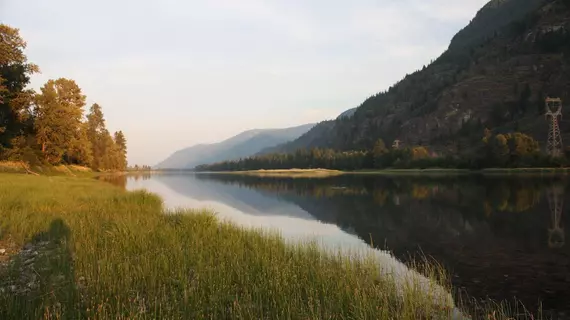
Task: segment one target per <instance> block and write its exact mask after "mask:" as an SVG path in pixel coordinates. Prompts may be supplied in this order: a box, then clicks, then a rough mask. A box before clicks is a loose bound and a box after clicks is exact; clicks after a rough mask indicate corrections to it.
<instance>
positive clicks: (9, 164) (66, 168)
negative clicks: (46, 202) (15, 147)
mask: <svg viewBox="0 0 570 320" xmlns="http://www.w3.org/2000/svg"><path fill="white" fill-rule="evenodd" d="M0 173H26V174H32V175H34V174H38V175H48V176H57V175H63V176H81V177H89V176H94V175H95V174H96V173H95V172H93V170H91V169H89V168H87V167H82V166H77V165H58V166H47V165H43V166H31V165H29V164H27V163H24V162H21V161H0Z"/></svg>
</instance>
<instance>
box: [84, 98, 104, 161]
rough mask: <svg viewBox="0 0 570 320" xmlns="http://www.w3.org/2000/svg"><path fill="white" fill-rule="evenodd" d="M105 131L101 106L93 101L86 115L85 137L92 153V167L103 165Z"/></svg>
mask: <svg viewBox="0 0 570 320" xmlns="http://www.w3.org/2000/svg"><path fill="white" fill-rule="evenodd" d="M105 131H106V128H105V118H104V117H103V111H102V110H101V106H99V105H98V104H97V103H94V104H93V105H92V106H91V108H90V109H89V114H88V115H87V139H88V140H89V141H90V142H91V150H92V151H91V153H92V155H93V161H92V162H91V167H92V168H93V169H100V168H102V166H103V157H104V154H105V140H104V132H105Z"/></svg>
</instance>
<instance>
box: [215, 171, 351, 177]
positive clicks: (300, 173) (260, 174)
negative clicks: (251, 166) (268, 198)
mask: <svg viewBox="0 0 570 320" xmlns="http://www.w3.org/2000/svg"><path fill="white" fill-rule="evenodd" d="M221 174H226V173H221ZM227 174H241V175H251V176H258V177H281V178H283V177H286V178H287V177H288V178H326V177H333V176H338V175H341V174H344V172H342V171H339V170H328V169H283V170H263V169H261V170H250V171H232V172H227Z"/></svg>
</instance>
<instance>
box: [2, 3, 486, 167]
mask: <svg viewBox="0 0 570 320" xmlns="http://www.w3.org/2000/svg"><path fill="white" fill-rule="evenodd" d="M486 2H487V0H461V1H458V0H397V1H396V0H375V1H373V0H358V1H345V0H342V1H341V0H274V1H262V0H186V1H183V0H176V1H175V0H162V1H150V0H136V1H135V0H120V1H117V0H114V1H111V0H98V1H77V0H50V1H45V0H0V22H1V23H6V24H8V25H10V26H12V27H16V28H19V29H20V33H21V36H22V37H23V38H24V39H25V40H26V41H27V43H28V47H27V50H26V54H27V56H28V58H29V60H30V61H31V62H33V63H35V64H37V65H39V66H40V69H41V71H42V73H41V74H38V75H35V76H34V77H33V78H32V82H31V87H32V88H35V89H38V88H39V87H41V85H42V84H44V83H45V82H46V81H47V80H48V79H55V78H60V77H64V78H71V79H74V80H75V81H76V82H77V83H78V85H79V86H80V87H81V88H82V91H83V93H84V94H85V95H86V96H87V104H88V105H87V107H86V108H88V107H89V106H90V105H91V104H93V103H95V102H97V103H99V104H100V105H101V106H102V108H103V112H104V114H105V118H106V119H107V127H108V128H109V130H110V131H116V130H122V131H123V132H124V133H125V135H126V138H127V142H128V160H129V163H130V164H131V165H133V164H135V163H136V164H146V165H155V164H156V163H158V162H160V161H161V160H163V159H164V158H166V157H167V156H168V155H170V154H171V153H173V152H174V151H176V150H178V149H181V148H185V147H189V146H191V145H194V144H197V143H213V142H218V141H221V140H224V139H226V138H229V137H231V136H233V135H236V134H238V133H240V132H242V131H244V130H248V129H261V128H285V127H290V126H295V125H301V124H305V123H313V122H319V121H322V120H329V119H333V118H335V117H336V116H338V115H339V114H340V113H342V112H343V111H345V110H347V109H350V108H354V107H356V106H358V105H359V104H360V103H362V102H363V101H364V100H365V99H366V98H367V97H368V96H370V95H372V94H375V93H377V92H380V91H383V90H385V89H387V88H388V87H389V86H390V85H392V84H394V83H395V82H397V81H398V80H400V79H401V78H402V77H404V76H405V75H406V74H408V73H411V72H413V71H415V70H417V69H419V68H421V67H422V66H423V65H426V64H428V63H429V62H430V61H431V60H432V59H435V58H437V56H439V55H440V54H441V53H442V52H443V51H444V50H445V49H446V48H447V46H448V45H449V41H450V40H451V38H452V37H453V35H454V34H455V33H456V32H457V31H459V30H460V29H461V28H463V27H464V26H465V25H466V24H467V23H468V22H469V21H470V20H471V19H472V18H473V17H474V16H475V14H476V12H477V10H478V9H479V8H481V7H482V6H483V5H484V4H485V3H486Z"/></svg>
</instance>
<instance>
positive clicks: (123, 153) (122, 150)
mask: <svg viewBox="0 0 570 320" xmlns="http://www.w3.org/2000/svg"><path fill="white" fill-rule="evenodd" d="M114 138H115V139H114V140H115V145H116V146H117V149H118V155H117V156H118V164H119V166H118V167H117V169H118V170H126V169H127V139H126V138H125V135H124V134H123V132H122V131H117V132H115V137H114Z"/></svg>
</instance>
